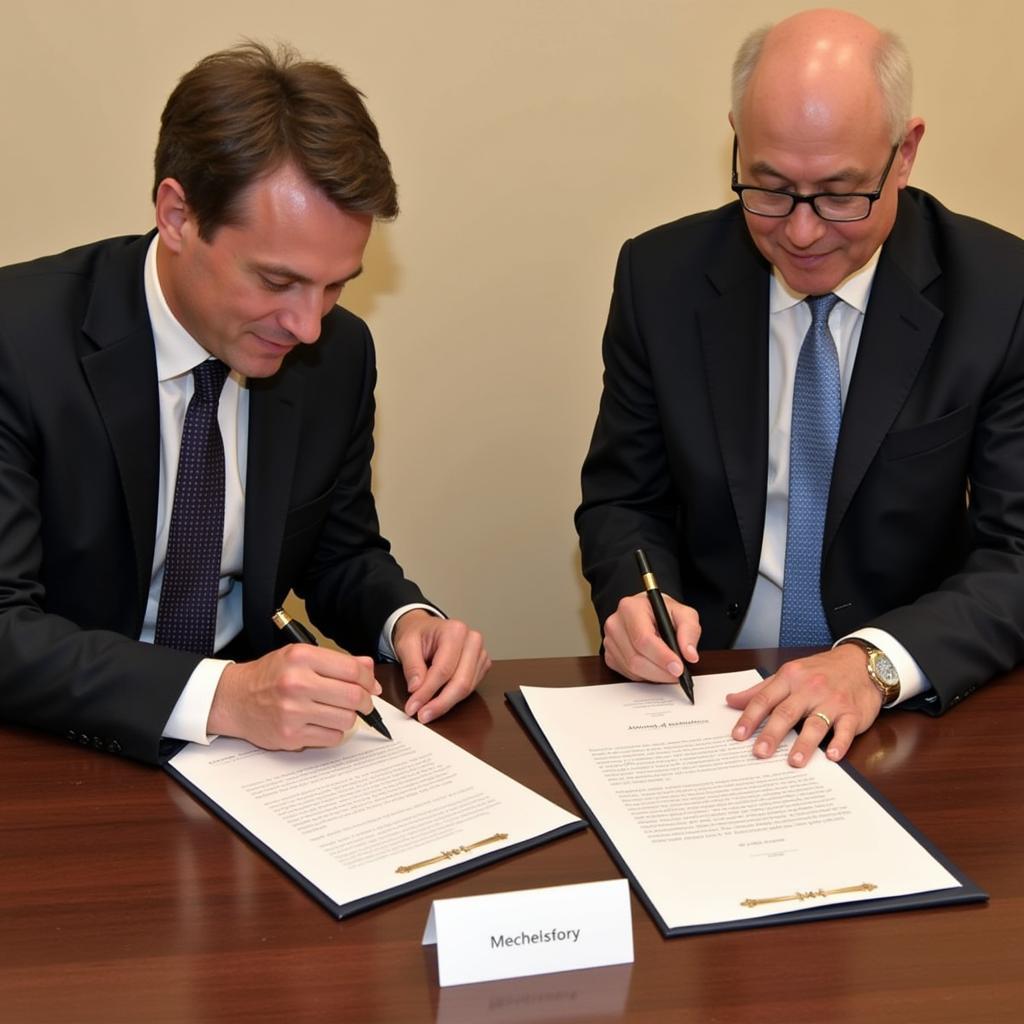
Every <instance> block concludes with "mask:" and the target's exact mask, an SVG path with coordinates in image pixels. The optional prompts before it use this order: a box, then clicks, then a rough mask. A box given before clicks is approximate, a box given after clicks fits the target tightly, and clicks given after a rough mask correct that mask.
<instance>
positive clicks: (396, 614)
mask: <svg viewBox="0 0 1024 1024" xmlns="http://www.w3.org/2000/svg"><path fill="white" fill-rule="evenodd" d="M415 608H422V609H423V610H424V611H425V612H430V614H431V615H436V616H437V617H438V618H439V619H447V618H448V616H447V615H445V614H444V612H442V611H440V610H439V609H437V608H435V607H434V606H433V605H431V604H403V605H402V607H401V608H397V609H395V611H393V612H392V613H391V614H390V615H389V616H388V618H387V621H386V622H385V623H384V628H383V629H382V630H381V631H380V639H379V640H378V641H377V653H378V654H379V655H380V656H381V658H383V660H384V661H398V655H397V654H395V645H394V644H393V643H392V642H391V641H392V637H391V634H392V633H394V631H395V623H396V622H398V620H399V619H400V618H401V617H402V616H403V615H404V614H405V613H406V612H411V611H413V610H414V609H415Z"/></svg>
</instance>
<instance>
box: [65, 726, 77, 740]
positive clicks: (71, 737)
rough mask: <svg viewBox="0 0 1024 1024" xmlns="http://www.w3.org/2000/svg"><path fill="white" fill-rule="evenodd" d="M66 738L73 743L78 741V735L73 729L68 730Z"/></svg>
mask: <svg viewBox="0 0 1024 1024" xmlns="http://www.w3.org/2000/svg"><path fill="white" fill-rule="evenodd" d="M67 738H68V739H69V740H71V742H72V743H74V742H75V741H76V740H77V739H78V733H77V732H75V730H74V729H68V733H67Z"/></svg>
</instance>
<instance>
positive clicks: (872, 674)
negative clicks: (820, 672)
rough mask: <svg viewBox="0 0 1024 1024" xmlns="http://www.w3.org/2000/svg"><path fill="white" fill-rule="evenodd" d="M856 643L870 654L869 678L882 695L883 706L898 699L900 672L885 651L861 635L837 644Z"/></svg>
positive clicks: (849, 637)
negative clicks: (863, 638)
mask: <svg viewBox="0 0 1024 1024" xmlns="http://www.w3.org/2000/svg"><path fill="white" fill-rule="evenodd" d="M839 644H856V645H857V646H858V647H860V648H862V649H863V650H864V651H865V652H866V653H867V656H868V679H870V680H871V682H873V683H874V684H875V688H876V689H877V690H878V692H879V693H880V694H881V695H882V705H883V707H884V706H886V705H889V704H891V703H892V702H893V701H894V700H898V699H899V696H900V674H899V672H897V671H896V666H895V665H894V664H893V663H892V661H891V660H890V659H889V655H887V654H886V653H885V651H881V650H879V649H878V648H877V647H876V646H875V645H874V644H872V643H869V642H868V641H867V640H862V639H861V638H860V637H859V636H848V637H845V638H844V639H842V640H840V641H839V643H837V644H836V647H838V646H839Z"/></svg>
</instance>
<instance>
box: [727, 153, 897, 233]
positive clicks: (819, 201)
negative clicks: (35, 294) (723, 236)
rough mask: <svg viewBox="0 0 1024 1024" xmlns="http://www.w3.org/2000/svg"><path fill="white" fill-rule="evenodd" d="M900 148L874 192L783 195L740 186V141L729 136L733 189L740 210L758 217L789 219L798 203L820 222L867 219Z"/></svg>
mask: <svg viewBox="0 0 1024 1024" xmlns="http://www.w3.org/2000/svg"><path fill="white" fill-rule="evenodd" d="M899 148H900V144H899V143H898V142H897V143H896V145H895V146H893V147H892V152H891V153H890V154H889V162H888V163H887V164H886V165H885V170H884V171H882V180H881V181H880V182H879V183H878V188H876V189H875V191H874V192H814V193H812V194H811V195H808V196H803V195H800V193H799V192H784V191H782V190H781V189H776V188H757V187H756V186H754V185H741V184H740V183H739V177H738V176H737V174H736V154H737V152H738V151H739V140H738V139H737V138H736V136H735V135H734V136H733V137H732V190H733V192H735V193H736V195H738V196H739V198H740V202H741V203H742V204H743V209H744V210H747V211H748V212H750V213H756V214H757V215H758V216H759V217H788V216H789V215H790V214H791V213H792V212H793V211H794V210H795V209H796V204H797V203H810V204H811V209H812V210H814V212H815V213H816V214H817V215H818V216H819V217H820V218H821V219H822V220H835V221H845V222H847V223H848V222H850V221H854V220H866V219H867V218H868V217H869V216H871V207H872V206H873V205H874V204H875V203H876V202H877V201H878V199H879V197H880V196H881V194H882V189H883V188H884V187H885V179H886V178H888V177H889V170H890V169H891V167H892V162H893V160H895V159H896V153H897V151H898V150H899Z"/></svg>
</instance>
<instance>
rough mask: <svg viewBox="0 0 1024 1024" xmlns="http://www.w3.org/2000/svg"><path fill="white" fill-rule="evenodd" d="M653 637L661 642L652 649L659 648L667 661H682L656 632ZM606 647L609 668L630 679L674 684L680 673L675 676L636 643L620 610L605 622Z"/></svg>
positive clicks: (677, 662) (606, 659)
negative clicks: (634, 643)
mask: <svg viewBox="0 0 1024 1024" xmlns="http://www.w3.org/2000/svg"><path fill="white" fill-rule="evenodd" d="M622 603H624V602H620V607H621V606H622ZM652 622H653V620H652ZM652 628H653V627H652ZM650 636H651V638H652V639H653V640H655V641H656V642H657V645H658V646H657V647H655V648H652V650H654V651H660V652H661V657H662V659H663V660H664V661H666V662H674V663H675V664H679V659H678V658H677V657H676V656H675V654H674V653H673V652H672V651H671V650H669V648H668V647H667V646H665V644H664V643H662V641H661V640H659V639H658V638H657V637H656V636H655V635H654V634H653V633H652V634H650ZM604 646H605V661H606V662H607V663H608V667H609V668H612V669H614V670H615V671H616V672H618V673H619V674H620V675H624V676H625V677H626V678H627V679H633V680H637V681H643V682H649V683H674V682H677V681H678V680H679V674H676V675H672V674H671V673H670V672H669V671H667V670H666V669H665V668H663V667H662V666H661V665H659V664H657V663H656V662H655V661H652V660H651V658H649V657H647V656H646V655H644V654H643V653H641V652H640V651H638V650H637V649H636V648H635V647H634V646H633V642H632V640H631V638H630V635H629V632H628V630H627V628H626V625H625V621H624V618H623V616H621V615H619V613H618V612H616V613H615V614H613V615H612V616H610V617H609V618H608V621H607V622H606V623H605V637H604ZM681 671H682V669H680V672H681Z"/></svg>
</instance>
